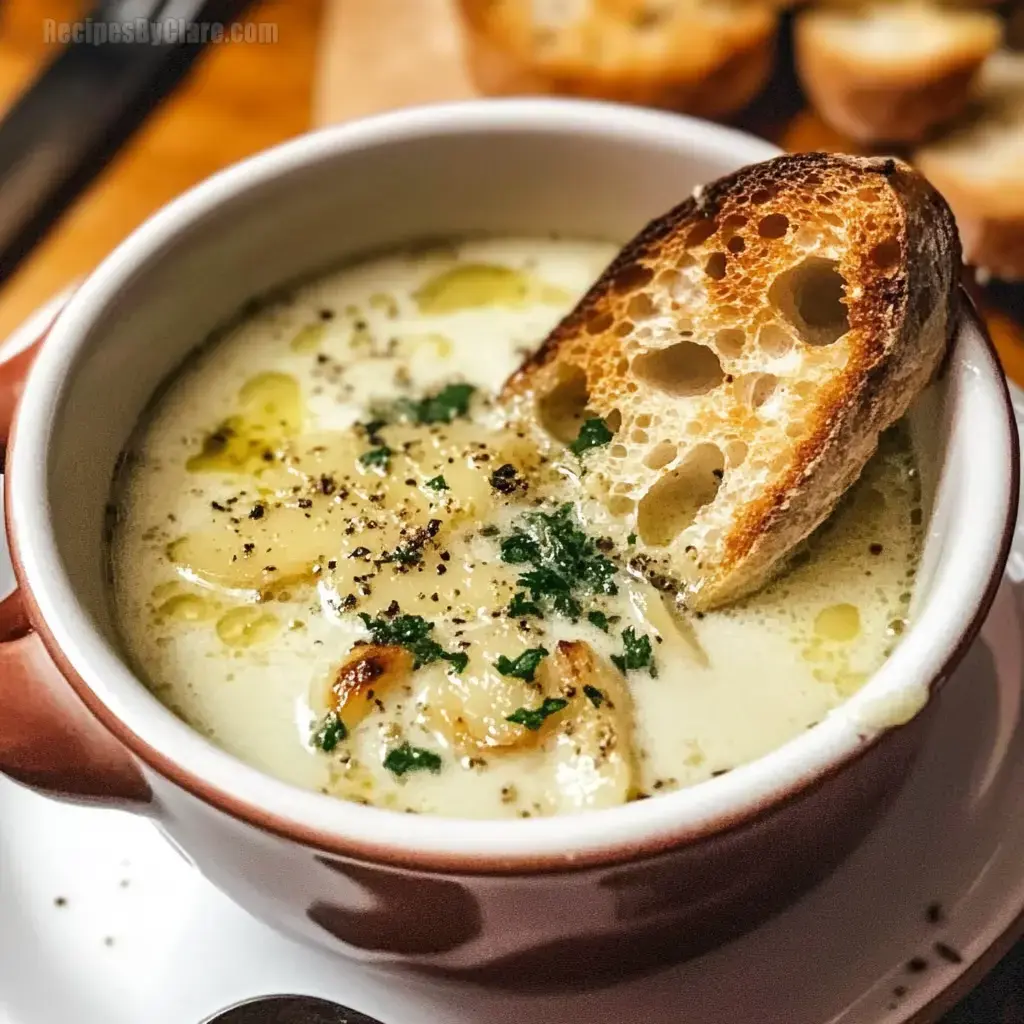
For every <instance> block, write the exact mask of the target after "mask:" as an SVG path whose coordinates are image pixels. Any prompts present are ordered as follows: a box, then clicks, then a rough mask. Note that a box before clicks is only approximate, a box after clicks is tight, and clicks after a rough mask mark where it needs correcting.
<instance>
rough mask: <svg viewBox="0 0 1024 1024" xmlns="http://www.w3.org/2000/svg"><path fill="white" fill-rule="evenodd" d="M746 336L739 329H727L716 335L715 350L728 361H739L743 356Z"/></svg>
mask: <svg viewBox="0 0 1024 1024" xmlns="http://www.w3.org/2000/svg"><path fill="white" fill-rule="evenodd" d="M746 340H747V336H746V334H745V333H744V332H743V331H741V330H740V329H739V328H738V327H725V328H723V329H722V330H720V331H719V332H718V333H717V334H716V335H715V348H716V349H718V354H719V355H720V356H724V357H725V358H726V359H737V358H738V357H739V356H741V355H742V354H743V345H744V344H745V342H746Z"/></svg>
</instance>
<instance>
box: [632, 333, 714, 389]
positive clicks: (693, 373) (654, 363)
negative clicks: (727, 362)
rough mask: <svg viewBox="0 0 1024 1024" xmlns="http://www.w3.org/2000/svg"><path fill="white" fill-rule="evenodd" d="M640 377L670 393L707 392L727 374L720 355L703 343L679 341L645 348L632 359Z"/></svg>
mask: <svg viewBox="0 0 1024 1024" xmlns="http://www.w3.org/2000/svg"><path fill="white" fill-rule="evenodd" d="M632 369H633V374H634V376H636V377H637V378H638V379H640V380H642V381H644V383H646V384H649V385H650V386H651V387H654V388H657V389H658V390H659V391H664V392H666V393H667V394H670V395H676V396H677V397H680V398H686V397H689V396H692V395H706V394H707V393H708V392H709V391H713V390H714V389H715V388H717V387H718V385H719V384H721V383H722V380H723V378H724V376H725V373H724V371H723V370H722V364H721V363H720V362H719V361H718V356H716V355H715V353H714V352H712V351H711V349H709V348H707V347H705V346H704V345H697V344H695V343H694V342H692V341H680V342H677V343H676V344H675V345H669V347H668V348H659V349H655V350H654V351H652V352H643V353H641V354H640V355H638V356H637V357H636V358H635V359H634V360H633V367H632Z"/></svg>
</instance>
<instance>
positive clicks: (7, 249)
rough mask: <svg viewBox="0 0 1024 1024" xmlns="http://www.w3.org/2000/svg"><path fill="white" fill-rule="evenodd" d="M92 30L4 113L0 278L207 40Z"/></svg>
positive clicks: (236, 11)
mask: <svg viewBox="0 0 1024 1024" xmlns="http://www.w3.org/2000/svg"><path fill="white" fill-rule="evenodd" d="M250 4H251V0H217V2H214V3H207V4H204V5H202V10H201V11H200V12H199V13H198V14H197V15H196V16H195V17H194V18H193V21H194V22H199V21H207V20H209V21H219V22H223V23H228V22H230V21H232V20H234V19H235V18H237V17H238V16H239V15H240V14H241V13H242V12H243V11H244V10H245V9H246V8H247V7H249V6H250ZM174 6H175V5H174V4H173V3H172V4H170V8H171V9H173V8H174ZM95 38H96V37H94V39H93V40H92V41H90V40H87V39H82V40H80V41H78V42H71V43H69V44H68V46H67V47H66V48H65V49H63V50H62V51H61V52H60V53H59V54H58V55H57V56H56V57H55V58H54V60H53V61H51V62H50V64H49V65H48V66H47V68H46V69H45V70H44V72H43V73H42V75H41V76H40V77H39V78H38V79H37V80H36V81H35V83H34V84H32V85H31V86H30V87H29V88H28V90H27V91H26V92H25V93H24V94H23V95H22V96H21V97H20V98H19V99H18V100H17V101H16V102H15V104H14V106H13V107H12V108H11V110H10V112H9V113H8V114H7V116H6V118H4V120H3V121H2V122H0V283H2V282H3V281H4V280H5V279H6V278H7V277H9V276H10V275H11V274H12V273H13V272H14V270H15V269H16V267H17V266H18V264H19V263H20V262H21V261H22V260H23V259H24V257H25V256H26V255H27V254H28V253H29V252H30V251H31V250H32V248H33V247H34V246H35V245H36V244H37V243H38V242H39V240H40V239H41V238H42V237H43V236H44V235H45V234H46V232H47V231H48V230H49V228H50V227H51V226H52V225H53V223H54V222H55V221H56V220H57V219H58V218H59V217H60V215H61V214H62V213H63V212H64V211H65V210H66V209H67V207H68V206H69V205H70V204H71V203H72V202H73V201H74V200H75V199H76V198H77V197H78V196H79V195H80V194H81V192H82V191H84V189H85V188H86V187H87V186H88V185H89V183H90V182H91V181H92V179H93V178H94V177H95V176H96V175H97V174H98V173H99V171H100V170H102V168H103V167H104V166H105V165H106V163H107V162H108V161H109V160H110V158H111V157H112V156H113V155H114V153H116V152H117V150H118V149H119V148H120V147H121V146H122V145H124V143H125V142H126V141H127V139H128V138H129V137H130V136H131V134H132V133H133V132H134V131H135V129H137V128H138V127H139V125H141V124H142V122H143V121H144V120H145V118H146V116H147V115H148V114H149V113H150V112H151V111H152V110H153V109H154V108H155V107H156V106H157V104H159V103H160V101H161V100H162V99H164V98H165V97H166V96H167V95H168V94H169V93H170V92H171V91H172V90H173V88H174V87H175V85H177V83H178V82H179V81H180V80H181V78H182V77H183V76H184V75H185V73H186V72H187V71H188V69H189V68H190V67H191V65H192V64H193V62H194V61H195V58H196V57H197V56H198V55H199V53H200V52H201V51H202V49H203V44H202V43H201V42H190V41H189V39H188V36H187V35H186V37H185V39H184V40H179V38H178V37H172V41H166V42H165V41H161V42H157V43H154V42H124V41H118V42H113V41H110V40H108V41H106V42H96V41H95Z"/></svg>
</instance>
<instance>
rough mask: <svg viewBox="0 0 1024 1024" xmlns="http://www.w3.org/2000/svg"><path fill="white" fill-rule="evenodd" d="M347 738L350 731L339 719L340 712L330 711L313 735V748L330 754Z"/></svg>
mask: <svg viewBox="0 0 1024 1024" xmlns="http://www.w3.org/2000/svg"><path fill="white" fill-rule="evenodd" d="M347 736H348V729H346V728H345V723H344V722H343V721H342V720H341V719H340V718H339V717H338V712H337V711H328V712H327V714H326V715H324V717H323V718H322V719H321V720H320V724H319V725H318V726H317V728H316V731H315V732H314V733H313V746H314V747H319V748H320V750H322V751H323V752H324V753H325V754H329V753H330V752H331V751H332V750H333V749H334V748H335V747H336V746H337V745H338V744H339V743H341V741H342V740H344V739H345V738H346V737H347Z"/></svg>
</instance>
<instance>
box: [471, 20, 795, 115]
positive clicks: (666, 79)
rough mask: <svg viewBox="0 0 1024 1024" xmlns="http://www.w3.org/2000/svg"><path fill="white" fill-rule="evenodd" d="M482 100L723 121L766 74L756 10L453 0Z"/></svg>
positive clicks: (764, 28) (768, 31) (771, 47)
mask: <svg viewBox="0 0 1024 1024" xmlns="http://www.w3.org/2000/svg"><path fill="white" fill-rule="evenodd" d="M459 9H460V11H461V14H462V19H463V27H464V37H465V51H466V57H467V61H468V64H469V68H470V71H471V74H472V76H473V79H474V81H475V82H476V84H477V86H478V88H480V89H481V91H483V92H485V93H488V94H492V95H519V94H556V95H570V96H583V97H590V98H593V99H606V100H615V101H619V102H623V103H636V104H644V105H647V106H654V107H665V108H669V109H673V110H680V111H685V112H687V113H691V114H698V115H701V116H704V117H724V116H727V115H729V114H732V113H734V112H735V111H737V110H739V109H741V108H742V107H744V106H746V104H747V103H749V102H750V101H751V100H752V99H753V98H754V97H755V96H756V95H757V94H758V93H759V92H760V91H761V89H762V88H763V87H764V85H765V83H766V82H767V80H768V78H769V76H770V75H771V72H772V65H773V63H774V57H775V40H776V34H777V29H778V15H777V13H776V11H775V10H774V9H773V7H772V5H771V4H768V3H764V2H763V0H459Z"/></svg>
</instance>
